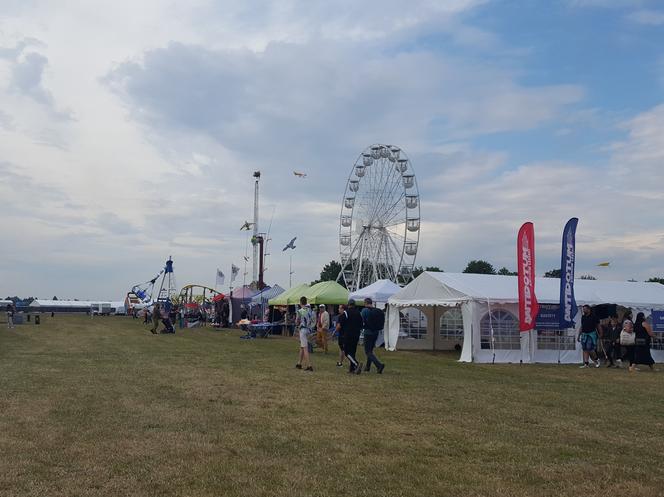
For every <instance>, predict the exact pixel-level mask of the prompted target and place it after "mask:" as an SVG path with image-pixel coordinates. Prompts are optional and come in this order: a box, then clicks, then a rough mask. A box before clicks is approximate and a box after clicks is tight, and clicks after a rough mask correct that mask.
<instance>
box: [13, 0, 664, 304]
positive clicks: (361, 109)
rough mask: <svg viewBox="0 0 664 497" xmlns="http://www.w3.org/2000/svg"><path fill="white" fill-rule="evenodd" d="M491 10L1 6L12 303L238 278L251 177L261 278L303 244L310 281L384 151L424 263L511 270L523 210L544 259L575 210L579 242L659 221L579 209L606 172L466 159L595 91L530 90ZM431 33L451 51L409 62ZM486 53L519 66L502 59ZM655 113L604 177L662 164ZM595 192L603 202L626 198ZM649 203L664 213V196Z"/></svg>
mask: <svg viewBox="0 0 664 497" xmlns="http://www.w3.org/2000/svg"><path fill="white" fill-rule="evenodd" d="M483 3H484V2H483V1H474V0H458V1H448V2H432V1H427V0H422V1H419V2H415V3H412V4H409V8H408V13H407V14H404V7H403V3H402V2H396V1H389V2H378V1H375V0H372V1H370V2H362V3H357V2H350V1H346V0H344V1H341V2H337V3H320V2H319V3H315V2H314V3H312V2H305V1H304V0H298V1H295V0H293V1H290V2H260V1H254V2H241V3H238V2H213V1H211V0H194V1H192V2H188V3H187V4H186V5H185V4H182V3H181V2H166V3H165V2H163V1H161V0H146V1H144V2H138V3H136V2H130V1H129V0H120V1H117V2H113V3H112V4H110V3H109V4H108V5H106V6H104V5H102V4H100V3H98V2H95V3H90V2H77V1H73V0H65V1H63V2H58V3H57V5H56V4H55V3H53V2H46V1H34V2H27V1H26V2H11V3H10V2H3V3H2V6H1V7H0V11H2V12H3V17H2V20H1V21H0V33H1V34H0V98H1V99H2V102H3V105H2V109H1V110H0V150H2V157H0V161H1V163H2V164H1V166H0V174H2V179H3V181H2V182H1V183H0V194H1V195H2V198H3V200H6V205H7V208H6V209H5V213H4V215H3V216H2V217H0V233H2V235H0V237H1V238H0V247H1V248H0V251H1V252H2V253H1V254H0V255H1V257H0V271H1V272H2V274H3V278H2V279H1V280H0V292H4V293H7V292H11V293H12V294H14V293H19V294H38V295H39V296H42V297H45V296H47V297H50V296H52V295H53V294H61V293H66V294H68V295H69V296H72V297H79V298H84V297H90V298H96V297H99V298H108V297H111V296H112V297H117V296H119V295H121V294H122V293H123V292H124V291H125V290H126V288H128V287H129V286H131V285H132V284H135V283H137V282H139V281H144V280H145V279H146V278H149V277H151V276H153V273H156V271H158V269H159V267H160V266H161V265H162V264H163V261H164V260H165V258H166V257H167V256H168V255H173V257H174V259H175V261H176V264H175V267H176V274H177V276H178V280H179V282H180V283H187V282H200V283H208V284H211V283H212V282H213V281H214V280H213V278H214V271H215V269H216V267H221V268H228V267H229V266H230V264H231V262H233V263H235V264H237V265H242V264H241V261H242V255H243V254H244V251H245V247H246V244H247V241H246V235H245V234H244V232H240V231H239V227H240V224H241V223H242V221H244V220H245V219H250V218H251V215H252V205H251V199H252V194H253V180H252V176H251V174H252V172H253V171H254V170H261V171H262V172H263V178H262V180H261V191H262V195H261V199H262V206H261V209H262V210H261V212H262V223H263V225H262V229H267V226H268V224H269V219H270V217H271V211H272V206H274V208H275V210H274V219H273V223H272V231H271V237H272V238H273V245H272V247H271V248H270V251H271V252H272V255H271V256H270V260H269V261H268V265H269V267H270V271H269V272H268V275H269V279H270V280H271V281H276V282H279V283H280V284H282V285H283V284H284V283H285V282H286V281H287V280H288V254H282V253H281V252H280V249H281V247H283V245H285V243H286V242H287V241H288V240H289V239H290V238H291V237H292V236H298V250H297V251H296V253H295V254H294V260H293V263H294V269H295V271H296V277H297V280H298V281H309V280H312V279H314V278H316V277H317V275H318V271H319V270H320V268H321V267H322V265H323V264H324V263H326V262H328V261H329V260H330V259H332V258H335V257H336V256H337V250H338V247H337V234H338V226H337V223H338V217H339V210H340V205H339V204H340V201H341V196H342V193H343V188H344V186H345V180H346V177H347V175H348V172H349V170H350V167H351V165H352V163H353V161H354V160H355V158H356V157H357V154H358V153H359V152H360V151H361V150H362V149H363V148H364V147H365V146H367V145H369V144H371V143H375V142H391V143H395V144H398V145H400V146H402V147H403V148H404V150H405V151H406V152H407V153H408V154H409V155H410V157H411V159H412V160H413V162H414V165H415V169H416V171H417V174H418V179H419V183H420V187H421V189H422V198H423V201H424V203H423V210H422V212H423V228H422V232H423V233H422V245H421V259H420V262H421V263H422V264H425V265H427V264H432V265H440V266H442V267H444V268H445V269H448V270H454V269H461V268H462V267H463V265H464V263H465V262H466V261H467V260H468V258H470V255H471V254H472V255H473V256H474V257H483V258H488V259H491V260H492V261H494V262H495V263H496V264H497V265H506V266H508V267H509V266H512V264H510V261H511V259H512V255H513V249H512V247H511V244H512V241H511V235H510V230H514V229H516V228H518V224H519V223H520V222H521V221H522V220H523V218H525V217H532V218H533V219H534V220H536V222H537V225H538V226H541V229H540V230H539V231H538V232H539V233H540V234H541V236H542V237H543V238H541V239H538V240H542V241H540V242H539V243H540V246H541V247H544V248H545V252H544V253H548V254H549V255H547V256H545V260H546V257H549V259H550V260H553V259H554V258H555V257H554V255H555V252H556V250H558V249H557V244H558V240H557V237H558V233H557V231H558V228H559V227H561V223H563V222H564V219H563V218H564V217H565V216H568V215H572V214H575V213H578V211H579V210H584V215H585V210H587V211H589V214H587V215H585V217H584V219H587V220H588V222H587V226H591V225H592V226H594V227H593V229H592V230H588V231H586V232H585V233H586V234H584V235H583V236H585V237H586V238H585V240H586V243H598V244H601V242H602V240H605V239H606V236H605V235H606V231H603V228H601V225H602V222H604V221H605V219H606V216H607V215H610V216H614V215H615V216H616V220H617V221H619V222H620V223H621V224H626V225H629V224H630V220H631V219H640V217H639V216H641V215H643V216H644V217H643V223H645V224H647V221H646V219H648V218H647V216H646V214H647V212H646V209H645V208H644V209H641V208H640V207H634V206H631V204H630V207H629V208H627V209H619V208H617V207H611V206H608V207H606V208H607V209H609V210H608V211H606V212H608V213H609V214H606V213H603V212H604V211H603V210H602V209H604V208H605V207H604V206H605V205H608V204H609V203H610V202H608V200H607V201H604V200H602V201H601V202H600V203H599V204H596V203H594V199H595V197H592V198H585V197H584V195H585V193H586V190H585V189H587V188H588V186H587V185H588V184H593V181H595V174H597V171H593V170H591V169H590V168H587V167H584V166H582V165H578V164H561V163H554V162H540V163H536V164H525V165H522V166H520V167H518V165H515V164H513V163H512V159H511V158H510V155H509V153H508V152H506V151H501V150H495V149H491V150H476V149H474V148H473V146H472V145H471V142H472V139H473V138H475V137H477V136H479V135H483V134H488V133H496V132H514V131H519V130H531V129H534V128H537V127H539V126H542V125H543V124H548V123H558V122H559V121H562V122H564V123H565V124H566V125H569V124H568V121H569V118H570V116H573V115H576V114H578V113H579V112H580V109H577V108H576V106H577V105H578V104H579V102H581V101H582V100H583V98H584V95H585V90H584V89H582V88H580V87H578V86H575V85H565V84H563V85H526V84H524V83H522V81H521V75H522V74H521V70H522V67H521V66H522V61H521V60H520V59H519V55H517V54H518V51H519V47H507V46H504V45H503V43H502V41H501V38H500V36H498V35H497V34H495V33H491V32H487V31H486V30H483V29H479V28H477V27H476V26H473V25H472V24H471V23H469V22H467V21H466V14H468V13H472V12H473V11H474V10H475V9H477V8H480V7H481V5H482V4H483ZM56 14H57V15H56ZM430 35H434V36H439V37H441V39H445V40H446V43H442V44H441V45H440V46H436V47H433V48H430V49H423V48H419V47H418V44H417V43H416V41H417V40H418V39H420V38H422V37H426V36H430ZM37 39H39V40H41V41H39V42H38V41H36V40H37ZM447 42H449V44H448V43H447ZM465 47H472V50H471V51H470V52H468V53H466V52H464V51H463V48H465ZM496 51H499V52H500V54H501V56H504V55H505V54H506V53H509V54H510V55H509V56H510V57H513V58H512V59H511V63H510V64H508V65H505V66H503V65H502V64H501V62H500V61H496V62H493V63H492V62H491V60H492V57H491V55H495V54H496ZM510 51H511V52H510ZM471 54H474V55H471ZM487 55H488V56H487ZM111 89H112V90H113V91H110V90H111ZM63 109H67V111H66V112H67V113H66V115H67V116H70V117H73V118H72V119H62V116H61V115H58V113H62V114H64V113H63ZM659 119H660V118H659V117H650V118H649V117H648V116H647V115H645V114H644V115H643V116H640V117H639V118H637V119H635V120H634V121H633V122H629V123H626V124H625V126H626V128H625V131H626V133H627V134H628V138H627V139H626V141H625V142H623V143H619V144H616V145H615V152H614V154H615V157H616V159H615V160H616V163H615V165H614V163H611V164H610V165H607V169H605V170H602V171H603V172H605V173H606V174H607V175H614V176H611V177H612V178H617V179H618V181H626V180H625V179H624V178H625V176H624V175H623V176H620V175H621V174H623V173H622V172H621V170H620V168H619V167H618V165H617V164H618V163H620V164H635V165H636V166H638V165H641V167H648V168H650V167H651V166H653V165H654V164H655V163H656V160H654V159H648V158H647V157H646V158H643V156H644V154H645V155H646V156H647V155H648V154H652V151H650V152H648V151H649V150H650V149H651V148H652V147H656V145H655V144H654V142H656V141H657V131H656V129H654V130H652V131H651V132H649V131H648V129H650V128H651V127H652V126H655V128H656V127H657V126H659V124H658V123H659ZM649 133H650V134H649ZM630 161H631V162H630ZM648 161H650V162H648ZM293 170H304V171H305V172H307V173H308V178H307V179H306V180H297V179H296V178H294V177H293V175H292V171H293ZM624 174H627V177H629V172H627V173H624ZM653 174H655V175H657V174H659V173H657V171H654V173H653ZM607 177H609V176H607ZM632 177H633V176H632ZM657 177H659V176H657ZM580 178H581V179H583V180H584V182H583V183H580V182H579V181H578V180H579V179H580ZM612 181H615V179H614V180H612ZM599 183H600V184H601V185H602V188H604V189H603V190H602V192H603V193H602V194H606V196H607V198H608V197H610V196H611V195H614V194H616V192H617V194H618V196H617V197H615V198H619V199H620V201H621V202H622V200H623V199H624V198H625V197H623V196H621V195H620V192H619V191H617V190H614V189H611V188H609V187H610V186H611V185H610V184H607V183H606V181H604V180H602V181H600V182H599ZM569 185H572V187H571V193H572V194H573V195H574V198H575V199H576V198H578V199H581V200H582V201H581V202H580V203H579V204H577V205H576V206H575V208H574V209H572V208H566V207H564V206H562V205H561V204H560V201H559V198H558V196H557V194H556V193H555V192H556V189H557V188H562V187H565V188H568V187H569ZM526 187H527V189H528V192H529V193H527V194H524V192H523V191H522V189H523V188H526ZM644 195H645V194H644ZM648 195H650V196H651V198H652V199H653V201H654V202H657V201H658V197H656V195H657V192H656V191H655V189H654V188H649V190H648ZM527 201H530V202H532V203H533V205H534V206H535V207H534V210H532V211H531V210H528V209H525V208H523V207H522V206H523V204H524V202H527ZM597 205H600V206H601V209H597V208H596V207H597ZM592 211H595V212H594V213H593V212H592ZM584 222H585V221H584ZM645 224H641V225H638V226H635V228H638V229H641V227H642V226H643V225H645ZM652 224H653V225H654V226H655V227H657V226H661V224H657V222H655V221H652ZM559 225H560V226H559ZM544 226H549V228H546V229H545V228H544ZM582 226H583V225H582ZM547 230H548V231H547ZM623 231H624V235H625V236H624V237H622V236H621V237H616V239H617V240H618V241H617V242H616V243H615V244H614V243H613V242H610V243H608V244H607V247H608V249H611V250H614V249H615V250H616V251H624V252H620V253H624V254H628V249H627V248H625V247H629V246H632V247H637V248H635V249H634V250H635V251H637V252H639V254H642V256H639V258H638V260H639V261H641V262H640V263H642V264H643V266H642V268H647V271H649V270H650V269H651V268H652V266H653V261H655V260H656V259H654V258H653V257H651V256H650V255H649V254H656V253H657V250H658V249H657V240H658V238H657V235H656V233H655V234H653V235H652V236H649V237H648V238H647V241H643V248H641V245H639V244H640V243H641V242H639V240H640V238H639V237H638V236H637V231H636V230H632V229H631V226H630V229H625V230H623ZM660 231H661V230H660ZM653 232H656V230H653ZM621 235H622V233H621ZM644 240H646V238H644ZM488 247H489V248H490V253H487V248H488ZM547 247H548V248H547ZM608 249H607V250H608ZM546 250H548V252H546ZM624 257H625V259H628V258H629V257H628V255H625V256H624ZM633 266H634V267H636V262H635V263H634V265H633ZM630 267H631V266H630ZM641 271H642V272H646V269H641ZM632 274H634V275H636V273H630V275H632ZM639 274H640V273H639ZM647 275H650V274H649V273H648V274H647ZM643 276H644V277H645V276H646V274H644V275H643Z"/></svg>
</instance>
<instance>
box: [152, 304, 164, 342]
mask: <svg viewBox="0 0 664 497" xmlns="http://www.w3.org/2000/svg"><path fill="white" fill-rule="evenodd" d="M159 321H161V310H160V309H159V304H155V305H154V310H153V311H152V328H150V331H151V332H152V334H153V335H156V334H157V328H159Z"/></svg>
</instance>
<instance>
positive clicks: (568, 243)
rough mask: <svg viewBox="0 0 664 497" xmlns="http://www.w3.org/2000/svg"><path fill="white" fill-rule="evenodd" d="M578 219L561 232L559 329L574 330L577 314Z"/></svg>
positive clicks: (568, 223) (573, 220)
mask: <svg viewBox="0 0 664 497" xmlns="http://www.w3.org/2000/svg"><path fill="white" fill-rule="evenodd" d="M578 223H579V220H578V218H576V217H573V218H572V219H570V220H569V221H567V224H566V225H565V229H564V230H563V248H562V254H561V258H560V316H559V317H560V329H561V330H566V329H568V328H574V326H575V323H574V318H575V317H576V313H577V306H576V299H575V298H574V268H575V266H576V227H577V225H578Z"/></svg>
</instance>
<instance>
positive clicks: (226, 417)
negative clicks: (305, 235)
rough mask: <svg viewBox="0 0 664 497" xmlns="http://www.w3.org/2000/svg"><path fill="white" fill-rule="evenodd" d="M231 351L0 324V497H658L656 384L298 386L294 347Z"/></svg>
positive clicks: (100, 321) (73, 325) (85, 321)
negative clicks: (343, 496)
mask: <svg viewBox="0 0 664 497" xmlns="http://www.w3.org/2000/svg"><path fill="white" fill-rule="evenodd" d="M238 337H239V333H238V332H234V331H218V330H212V329H204V330H201V329H198V330H187V331H183V332H180V331H178V333H177V334H176V335H157V336H155V335H151V334H150V333H149V332H148V331H147V329H146V328H145V327H143V325H142V324H140V322H139V321H138V320H132V319H131V318H124V317H108V318H102V317H98V318H94V319H91V318H89V317H83V316H80V317H79V316H73V317H64V316H56V317H55V318H50V317H45V318H43V320H42V324H41V325H40V326H35V325H24V326H19V327H17V328H16V329H14V330H7V329H6V328H4V327H3V328H0V495H2V496H37V495H39V496H42V495H43V496H77V495H94V496H98V495H108V496H124V495H127V496H129V495H131V496H159V495H181V496H282V495H283V496H340V495H348V496H374V495H375V496H401V495H409V496H410V495H413V496H437V495H450V496H471V495H472V496H480V495H481V496H491V495H501V496H526V495H528V496H530V495H532V496H538V497H543V496H554V495H555V496H567V495H570V496H572V495H574V496H576V495H579V496H584V497H585V496H593V495H597V496H600V495H601V496H604V495H629V496H630V497H635V496H662V495H664V391H663V387H664V373H658V372H654V373H653V372H640V373H635V374H629V373H627V372H626V371H625V370H622V371H618V370H613V369H611V370H609V369H605V368H602V369H600V370H595V369H592V370H579V369H578V368H577V367H575V366H557V365H555V366H554V365H551V366H518V365H495V366H490V365H468V364H458V363H456V362H455V357H454V356H452V355H445V354H429V353H413V352H396V353H387V352H385V351H380V352H379V354H380V355H381V356H382V357H383V358H384V359H385V360H386V363H387V368H386V369H385V373H384V374H383V375H382V376H379V375H377V374H375V373H374V374H366V375H365V374H362V375H361V376H354V375H348V374H346V373H345V372H344V371H342V370H340V369H337V368H336V367H335V365H334V364H335V354H330V355H328V356H324V355H323V354H318V353H317V354H314V366H315V368H316V371H315V372H314V373H305V372H303V371H298V370H295V369H294V368H293V366H294V363H295V359H296V351H297V342H295V341H294V340H293V339H286V338H277V337H273V338H268V339H264V340H251V341H245V340H239V339H238ZM333 348H335V347H333Z"/></svg>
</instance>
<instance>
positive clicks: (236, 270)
mask: <svg viewBox="0 0 664 497" xmlns="http://www.w3.org/2000/svg"><path fill="white" fill-rule="evenodd" d="M239 272H240V268H239V267H237V266H236V265H235V264H231V283H233V282H234V281H235V278H237V275H238V273H239Z"/></svg>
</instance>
